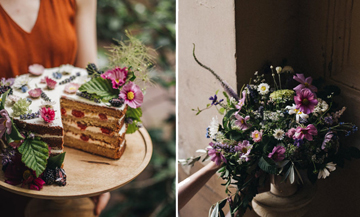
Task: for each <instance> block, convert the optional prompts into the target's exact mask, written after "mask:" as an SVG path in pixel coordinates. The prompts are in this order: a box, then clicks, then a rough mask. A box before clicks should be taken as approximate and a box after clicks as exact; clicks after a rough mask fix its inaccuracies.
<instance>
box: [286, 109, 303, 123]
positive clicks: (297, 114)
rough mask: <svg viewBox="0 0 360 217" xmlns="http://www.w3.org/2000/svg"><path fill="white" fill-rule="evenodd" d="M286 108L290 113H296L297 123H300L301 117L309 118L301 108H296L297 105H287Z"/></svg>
mask: <svg viewBox="0 0 360 217" xmlns="http://www.w3.org/2000/svg"><path fill="white" fill-rule="evenodd" d="M285 109H287V110H289V114H290V115H292V114H296V123H299V121H300V118H302V119H304V120H306V119H308V118H309V115H307V114H305V113H303V112H301V111H300V110H299V109H296V105H295V104H293V105H292V106H289V105H288V106H286V107H285Z"/></svg>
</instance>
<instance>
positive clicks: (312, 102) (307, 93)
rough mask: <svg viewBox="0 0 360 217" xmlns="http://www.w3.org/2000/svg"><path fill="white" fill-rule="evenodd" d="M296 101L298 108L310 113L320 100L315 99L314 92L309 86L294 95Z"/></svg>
mask: <svg viewBox="0 0 360 217" xmlns="http://www.w3.org/2000/svg"><path fill="white" fill-rule="evenodd" d="M294 101H295V104H296V109H298V110H299V111H301V112H303V113H305V114H310V113H311V112H313V111H314V108H315V106H316V105H317V104H318V101H317V99H315V95H314V94H313V92H311V90H310V89H307V88H304V89H302V90H301V91H299V92H297V93H296V96H294Z"/></svg>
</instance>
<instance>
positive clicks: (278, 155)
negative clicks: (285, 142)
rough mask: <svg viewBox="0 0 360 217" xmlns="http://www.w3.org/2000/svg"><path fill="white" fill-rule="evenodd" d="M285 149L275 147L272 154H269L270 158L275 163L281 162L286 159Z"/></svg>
mask: <svg viewBox="0 0 360 217" xmlns="http://www.w3.org/2000/svg"><path fill="white" fill-rule="evenodd" d="M285 150H286V149H285V147H283V146H280V145H278V146H275V147H274V148H273V150H272V152H271V153H269V155H268V158H271V159H273V160H274V161H275V162H279V161H282V160H284V159H285Z"/></svg>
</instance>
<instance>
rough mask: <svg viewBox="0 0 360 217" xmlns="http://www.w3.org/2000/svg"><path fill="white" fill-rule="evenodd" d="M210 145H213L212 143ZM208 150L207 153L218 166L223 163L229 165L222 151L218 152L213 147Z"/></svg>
mask: <svg viewBox="0 0 360 217" xmlns="http://www.w3.org/2000/svg"><path fill="white" fill-rule="evenodd" d="M210 145H211V143H210ZM207 150H208V152H207V153H208V155H209V157H210V159H211V161H213V162H215V163H216V165H218V166H219V165H220V164H221V163H222V162H225V163H227V160H226V158H225V157H224V155H223V154H222V153H221V151H220V150H216V149H214V148H213V147H209V148H208V149H207Z"/></svg>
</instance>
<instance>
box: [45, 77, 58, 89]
mask: <svg viewBox="0 0 360 217" xmlns="http://www.w3.org/2000/svg"><path fill="white" fill-rule="evenodd" d="M45 82H46V85H47V87H48V88H49V89H50V90H53V89H54V88H55V86H56V83H57V82H56V81H55V80H53V79H51V78H49V77H47V76H46V77H45Z"/></svg>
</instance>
